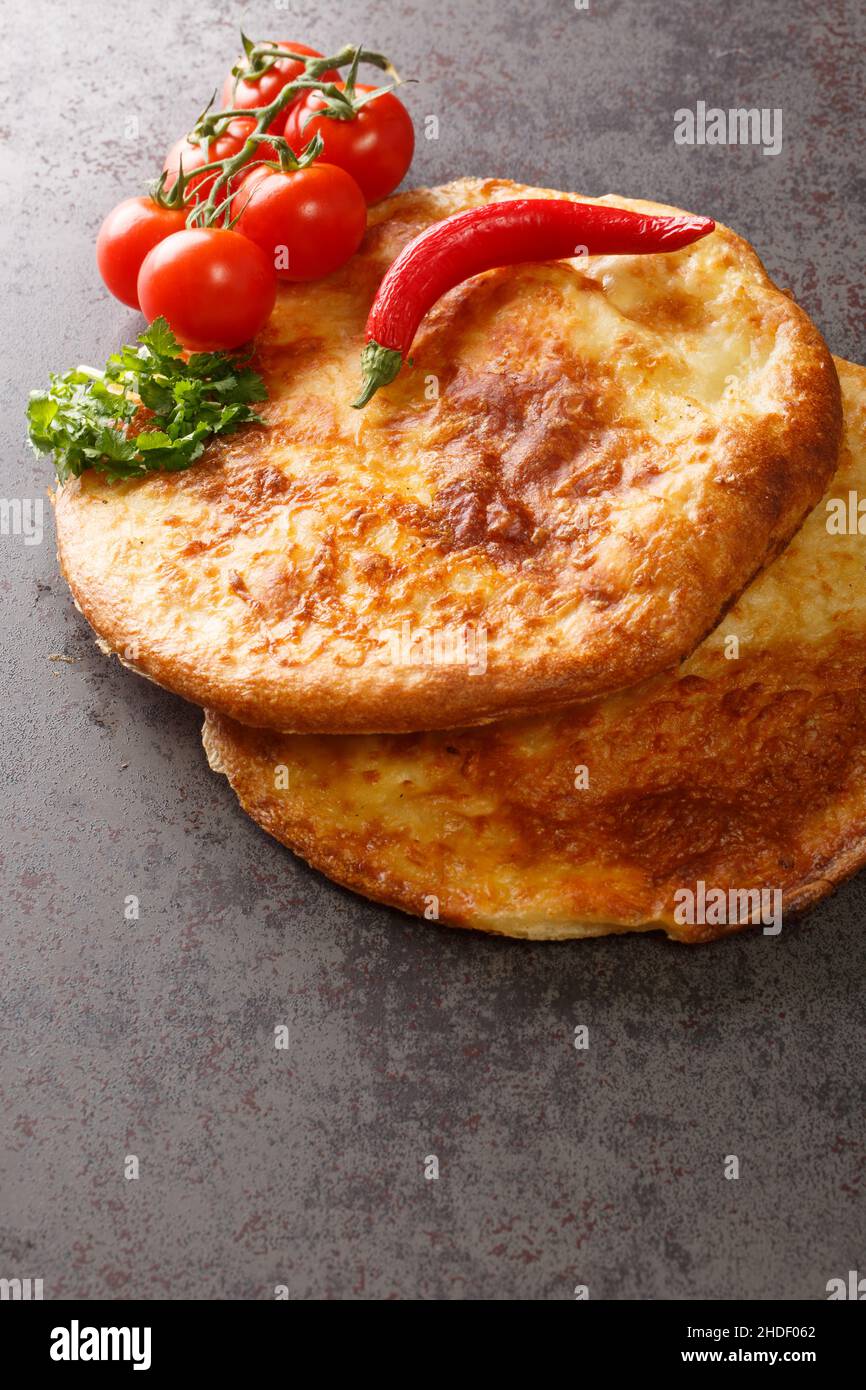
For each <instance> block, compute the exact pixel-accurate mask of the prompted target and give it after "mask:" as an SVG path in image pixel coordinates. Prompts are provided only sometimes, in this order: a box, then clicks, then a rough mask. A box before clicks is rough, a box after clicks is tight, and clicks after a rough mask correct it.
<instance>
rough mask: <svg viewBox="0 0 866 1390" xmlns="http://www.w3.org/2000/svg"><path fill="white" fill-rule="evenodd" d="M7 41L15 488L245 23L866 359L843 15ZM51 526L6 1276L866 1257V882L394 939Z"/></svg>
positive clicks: (228, 1279)
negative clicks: (767, 142)
mask: <svg viewBox="0 0 866 1390" xmlns="http://www.w3.org/2000/svg"><path fill="white" fill-rule="evenodd" d="M2 23H3V31H4V32H3V34H2V39H3V51H4V61H3V65H2V83H3V87H4V88H5V89H6V90H5V92H4V103H3V109H4V113H5V114H4V116H3V118H2V124H3V127H4V128H3V130H2V142H0V158H2V173H3V181H4V184H5V185H6V204H5V206H6V213H5V215H4V218H3V226H2V236H3V239H4V249H3V257H2V284H3V296H4V301H5V304H4V325H5V331H4V334H3V366H2V427H3V431H4V449H3V469H4V482H3V487H2V491H3V496H4V497H5V498H7V499H21V500H22V501H25V502H26V500H27V499H30V501H31V502H32V501H33V499H37V498H40V497H42V496H43V495H44V490H45V488H46V487H47V485H48V484H49V481H50V478H49V469H48V467H47V466H46V464H45V463H44V462H40V461H38V460H36V459H35V458H34V457H33V456H32V455H31V454H30V453H29V452H28V450H27V448H26V447H25V445H24V442H23V427H22V410H23V405H24V401H25V398H26V393H27V391H28V390H29V389H30V387H31V386H34V385H38V384H41V383H42V382H43V380H44V378H45V376H46V373H47V371H48V370H49V369H51V368H57V369H65V368H66V367H68V366H71V365H73V364H74V363H76V362H78V361H82V360H84V361H96V362H101V361H102V360H104V358H105V356H106V354H107V352H108V351H109V350H111V349H112V348H114V347H115V346H117V345H118V344H119V343H121V342H123V341H127V340H129V339H130V338H132V337H133V336H134V334H135V333H136V331H137V330H138V329H139V327H140V321H139V319H138V318H137V316H136V315H134V314H133V313H132V312H131V311H128V310H126V309H124V308H123V307H121V306H120V305H118V304H117V303H116V302H114V301H113V300H111V299H110V298H109V296H108V294H107V293H106V291H104V290H103V288H102V287H101V284H100V282H99V280H98V277H97V274H96V271H95V267H94V263H93V240H94V235H95V232H96V229H97V227H98V226H99V222H100V220H101V218H102V216H103V214H104V213H105V212H106V211H107V209H108V208H109V207H111V206H112V205H113V204H114V203H115V202H116V201H117V200H118V199H120V198H121V197H122V196H126V195H127V194H128V193H130V192H134V191H137V190H138V189H139V187H140V185H141V184H142V182H143V181H144V180H146V179H147V178H149V177H150V176H152V174H153V172H154V171H155V170H156V169H157V167H158V163H159V160H160V158H161V156H162V154H163V153H164V150H165V148H166V147H167V145H168V144H169V143H170V142H171V140H173V139H174V138H175V136H176V135H177V134H178V133H179V132H181V131H182V130H185V129H187V128H188V126H189V125H190V124H191V122H192V119H193V118H194V117H195V115H196V114H197V112H198V109H199V108H200V106H201V105H202V104H203V102H204V100H205V99H206V98H207V96H208V95H209V93H210V91H211V90H212V88H213V87H214V86H215V85H217V83H218V81H219V79H220V77H221V74H222V71H223V69H224V68H225V67H226V66H227V64H228V63H229V62H230V60H231V59H232V58H233V56H234V53H235V51H236V34H237V29H238V25H239V23H243V26H244V28H245V29H246V30H247V31H248V32H250V33H252V34H253V35H255V36H258V37H265V36H266V35H271V36H274V37H287V38H299V39H306V40H308V41H309V42H311V43H313V44H315V45H316V46H318V47H319V48H321V49H324V50H329V49H333V48H336V47H337V46H339V45H340V44H341V43H342V42H344V41H355V40H359V39H360V40H363V41H364V42H366V43H367V44H368V45H370V46H371V47H376V48H380V49H382V50H384V51H386V52H387V53H388V54H389V55H391V56H392V57H393V58H394V59H395V61H396V62H397V64H398V65H399V67H400V69H401V71H402V72H403V73H404V74H405V75H407V76H412V77H415V78H417V82H416V83H415V84H414V85H412V86H411V87H408V88H407V89H406V100H407V102H408V104H409V106H410V107H411V110H412V112H413V115H414V116H415V117H416V119H417V125H418V128H419V132H421V138H420V139H419V142H418V151H417V155H416V159H415V164H414V167H413V169H412V172H411V179H412V181H415V182H418V183H428V184H430V183H437V182H441V181H444V180H447V179H450V178H452V177H456V176H458V175H462V174H466V173H473V174H480V175H509V176H512V177H514V178H516V179H519V180H522V181H525V182H527V183H531V184H546V185H550V186H554V187H560V188H573V189H577V190H580V191H582V192H584V193H588V194H602V193H607V192H619V193H623V194H629V195H634V196H638V197H648V198H655V199H658V200H661V201H664V202H672V203H676V204H679V205H681V206H684V207H689V208H694V209H697V210H699V211H701V212H706V213H711V214H713V215H715V216H717V217H719V218H720V219H722V220H724V221H726V222H729V223H731V224H732V225H733V226H734V227H735V228H737V230H739V231H740V232H742V233H744V234H745V235H746V236H747V237H748V238H749V239H750V240H751V241H753V242H754V243H755V245H756V246H757V248H758V250H759V252H760V254H761V255H762V257H763V258H764V260H765V263H766V264H767V266H768V269H769V271H770V273H771V274H772V275H773V276H774V277H775V278H776V279H777V280H778V281H779V282H780V283H781V284H783V285H785V286H788V287H790V288H791V290H792V291H793V292H794V294H795V295H796V296H797V297H798V299H799V300H800V301H801V302H802V303H803V305H804V306H805V307H806V308H807V309H808V310H809V312H810V313H811V314H812V315H813V316H814V318H815V319H816V321H817V322H818V324H819V325H820V327H821V329H822V330H823V332H824V333H825V335H826V337H827V340H828V342H829V343H830V345H831V346H832V348H833V349H834V351H836V352H837V353H839V354H841V355H844V356H847V357H851V358H853V359H854V360H859V361H863V360H864V352H866V347H864V343H863V317H864V316H863V309H864V301H863V288H862V286H863V219H864V213H866V187H864V171H863V149H864V110H866V90H864V89H866V75H864V49H863V44H864V40H866V10H864V9H863V6H862V5H861V4H860V3H859V0H828V2H827V3H824V4H821V5H808V4H801V5H793V6H792V5H790V4H789V3H787V0H778V3H774V2H773V0H728V3H727V4H724V5H720V4H710V3H702V4H701V3H689V2H688V0H589V4H588V7H586V8H583V7H581V6H580V5H575V3H574V0H521V3H517V0H442V2H441V3H438V4H423V3H418V0H370V3H354V0H353V3H347V4H339V3H338V4H334V5H328V6H322V5H320V4H317V3H316V4H314V3H302V4H294V3H289V4H282V5H281V4H278V3H277V4H274V3H265V0H262V3H258V4H251V5H243V4H236V3H230V2H229V0H209V3H204V0H159V3H157V0H146V2H145V0H113V3H111V4H109V3H107V0H31V3H30V4H29V5H27V6H24V5H18V6H11V5H9V6H6V7H4V15H3V21H2ZM13 97H14V102H15V104H14V106H13V105H12V100H13ZM699 101H704V102H706V103H707V104H708V105H709V106H712V105H717V106H720V107H722V108H728V107H730V106H747V107H758V108H765V109H767V110H769V111H775V110H777V109H781V111H782V112H783V121H784V125H783V142H782V149H781V151H780V152H779V153H778V154H774V155H765V154H763V152H762V150H761V148H759V147H742V146H715V147H713V146H697V145H696V146H688V145H678V144H676V143H675V141H674V138H673V133H674V125H675V122H674V112H675V111H676V110H677V109H679V108H695V107H696V104H697V103H698V102H699ZM429 115H436V116H438V118H439V132H438V139H436V140H427V139H425V138H424V135H423V126H424V117H426V116H429ZM10 208H11V213H12V216H11V217H10V215H9V210H10ZM34 516H35V513H34ZM7 529H14V528H7ZM29 539H30V540H31V541H33V542H36V541H37V539H38V537H37V535H36V534H33V535H31V536H30V537H29ZM27 541H28V537H25V536H23V535H21V534H17V535H16V534H8V535H7V534H4V535H2V536H0V560H2V579H0V602H2V610H3V635H4V639H5V640H4V652H3V679H4V690H3V701H2V710H3V738H2V745H0V757H2V781H3V793H4V803H5V806H4V809H5V815H4V824H3V837H2V911H3V963H2V971H0V998H2V1013H0V1049H2V1071H0V1113H2V1150H0V1178H2V1183H0V1277H5V1278H11V1277H31V1278H37V1277H38V1278H42V1279H43V1280H44V1292H45V1297H46V1298H51V1297H61V1296H64V1295H65V1296H76V1297H85V1298H95V1297H99V1296H114V1297H118V1298H127V1297H145V1298H163V1297H170V1298H181V1297H189V1298H201V1299H214V1298H244V1299H249V1298H272V1297H274V1289H275V1287H276V1286H277V1285H282V1286H284V1287H285V1288H286V1289H287V1290H288V1293H289V1296H290V1297H292V1298H340V1299H352V1298H374V1299H383V1298H394V1297H399V1298H457V1299H464V1298H471V1299H500V1298H501V1299H505V1298H525V1299H570V1298H573V1297H574V1288H575V1285H577V1284H583V1285H586V1286H588V1288H589V1291H590V1296H591V1297H592V1298H629V1299H657V1298H676V1299H688V1298H702V1299H704V1298H725V1297H734V1296H743V1297H746V1298H757V1299H760V1298H769V1297H782V1298H795V1297H805V1298H822V1297H824V1296H825V1285H826V1282H827V1280H828V1279H829V1278H831V1277H833V1276H836V1275H843V1276H844V1275H845V1274H846V1273H847V1271H848V1270H849V1269H861V1270H862V1269H864V1268H866V1265H864V1261H866V1241H864V1190H863V1189H864V1185H866V1184H864V1155H866V1148H864V1139H866V1137H864V1118H863V1117H864V1105H863V1100H864V1091H863V1042H864V1019H863V976H864V952H863V916H864V911H866V879H864V878H863V877H861V878H860V879H859V880H856V881H854V882H852V883H850V884H848V885H847V886H846V887H844V888H843V889H842V890H841V891H840V892H839V893H838V894H837V895H836V896H835V897H834V898H833V899H832V900H830V901H828V902H826V903H825V904H824V905H823V906H821V907H820V908H819V909H818V910H816V911H814V912H813V913H811V915H809V916H808V917H807V918H806V919H805V920H803V921H802V922H801V923H798V924H791V925H789V926H788V927H786V929H785V930H784V931H783V932H782V934H781V936H779V937H771V936H763V935H762V934H760V933H748V934H746V935H743V936H741V937H739V938H736V939H731V940H729V941H726V942H722V943H720V944H718V945H715V946H710V947H704V948H694V949H687V948H684V947H681V946H676V945H672V944H669V943H668V942H666V941H665V940H664V939H661V938H658V937H655V936H653V937H640V936H637V937H624V938H619V939H617V938H608V939H606V940H601V941H597V942H583V943H581V942H577V943H574V944H571V945H569V944H566V945H558V946H552V945H526V944H520V943H509V942H507V941H500V940H493V939H485V938H483V937H480V936H473V935H470V934H465V933H454V932H451V931H449V930H447V929H445V928H441V927H436V926H433V925H431V924H420V923H417V922H414V921H409V920H408V919H406V918H404V917H402V916H400V915H399V914H397V913H395V912H391V911H389V910H386V909H384V908H381V907H378V906H375V905H373V904H370V903H367V902H365V901H363V900H361V899H359V898H356V897H354V896H352V895H351V894H349V893H347V892H344V891H342V890H341V889H339V888H337V887H335V886H333V885H332V884H329V883H328V882H326V881H325V880H324V879H322V878H320V877H319V876H318V875H317V874H315V873H313V872H312V871H311V870H309V869H308V868H307V867H306V866H305V865H303V864H301V863H299V862H297V861H296V860H295V859H294V858H293V857H292V855H291V854H289V853H288V851H286V850H284V849H282V848H281V847H280V846H279V845H277V844H276V843H274V842H272V841H271V840H269V839H267V838H266V836H265V835H264V834H263V833H262V832H261V831H259V830H258V829H257V828H256V826H255V825H253V824H252V822H250V821H248V820H247V819H246V818H245V817H244V816H243V814H242V813H241V812H240V810H239V809H238V807H237V805H236V803H235V799H234V796H233V795H232V793H231V791H230V790H229V787H228V784H227V783H226V782H225V781H224V780H222V779H221V778H217V777H216V776H214V774H213V773H211V772H210V771H209V770H208V767H207V764H206V762H205V760H204V757H203V754H202V752H201V747H200V741H199V729H200V723H201V719H200V715H199V712H198V710H197V709H194V708H193V707H192V706H190V705H187V704H184V703H183V702H182V701H180V700H179V699H175V698H174V697H172V696H171V695H169V694H167V693H165V692H163V691H160V690H159V689H157V688H156V687H154V686H152V685H150V684H148V683H147V682H145V681H143V680H139V679H137V678H136V677H135V676H133V675H131V674H129V673H126V672H124V671H123V670H122V669H121V668H120V667H119V666H118V665H117V663H115V662H111V661H108V660H106V659H105V657H103V656H102V655H101V654H100V652H99V651H98V650H97V648H96V646H95V645H94V642H93V638H92V635H91V633H90V632H89V630H88V628H87V626H86V624H85V623H84V621H83V619H82V618H81V617H80V616H79V615H78V614H77V613H76V611H75V609H74V608H73V606H72V603H71V601H70V598H69V594H68V592H67V590H66V588H65V586H64V584H63V582H62V581H61V580H60V578H59V576H58V572H57V567H56V562H55V556H54V544H53V529H52V523H51V519H50V516H49V514H48V512H47V510H46V514H45V522H44V538H43V540H42V542H41V544H40V543H27ZM133 897H134V898H136V899H137V900H138V903H139V916H138V919H137V920H127V917H126V915H125V904H126V903H127V902H128V900H129V899H131V898H133ZM278 1024H287V1025H288V1027H289V1030H290V1032H289V1047H288V1049H287V1050H278V1049H276V1048H275V1046H274V1028H275V1026H276V1025H278ZM581 1024H582V1025H585V1026H586V1027H588V1029H589V1039H590V1046H589V1048H588V1049H587V1050H584V1051H577V1050H576V1049H575V1047H574V1045H573V1044H574V1029H575V1027H576V1026H577V1025H581ZM731 1154H734V1155H737V1156H738V1158H739V1163H740V1177H739V1179H738V1180H736V1181H735V1180H726V1178H725V1176H724V1161H725V1156H726V1155H731ZM429 1155H436V1157H437V1158H438V1162H439V1170H440V1176H439V1178H438V1180H436V1181H434V1180H427V1179H425V1159H426V1158H427V1156H429ZM129 1156H135V1157H136V1158H137V1159H138V1167H139V1176H138V1179H137V1180H133V1179H130V1178H127V1177H126V1176H125V1172H126V1171H128V1169H127V1167H126V1165H127V1160H128V1157H129Z"/></svg>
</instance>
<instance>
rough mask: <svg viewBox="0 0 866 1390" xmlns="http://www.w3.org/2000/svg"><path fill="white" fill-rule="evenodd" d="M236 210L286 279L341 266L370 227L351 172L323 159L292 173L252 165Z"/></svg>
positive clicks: (243, 225) (244, 227)
mask: <svg viewBox="0 0 866 1390" xmlns="http://www.w3.org/2000/svg"><path fill="white" fill-rule="evenodd" d="M231 213H232V217H233V218H235V217H237V218H238V221H237V222H236V223H235V227H236V228H237V230H238V231H239V232H242V233H243V235H244V236H247V237H249V238H250V240H251V241H254V242H255V243H256V245H257V246H260V247H261V249H262V251H264V253H265V255H266V256H267V257H268V260H269V261H270V262H271V264H272V265H273V266H274V267H275V269H276V272H277V275H278V276H279V277H280V279H281V280H318V279H319V278H320V277H321V276H322V275H329V274H330V273H331V271H332V270H338V269H339V267H340V266H341V265H344V264H345V262H346V261H347V260H348V259H349V257H350V256H352V255H354V253H355V252H356V251H357V249H358V247H359V246H360V244H361V241H362V239H363V236H364V231H365V229H366V226H367V204H366V203H365V202H364V195H363V193H362V192H361V190H360V188H359V187H358V185H357V184H356V182H355V180H354V179H353V178H352V176H351V174H347V173H346V171H345V170H344V169H338V168H337V166H336V164H323V163H321V162H316V163H315V164H311V165H309V166H308V167H307V168H306V169H297V170H295V171H294V172H292V173H287V174H283V173H277V172H276V171H274V170H271V169H253V170H252V172H251V173H249V174H248V175H247V177H246V178H245V179H244V181H243V183H242V184H241V186H240V188H239V189H238V191H237V193H236V194H235V196H234V199H233V201H232V208H231Z"/></svg>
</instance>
